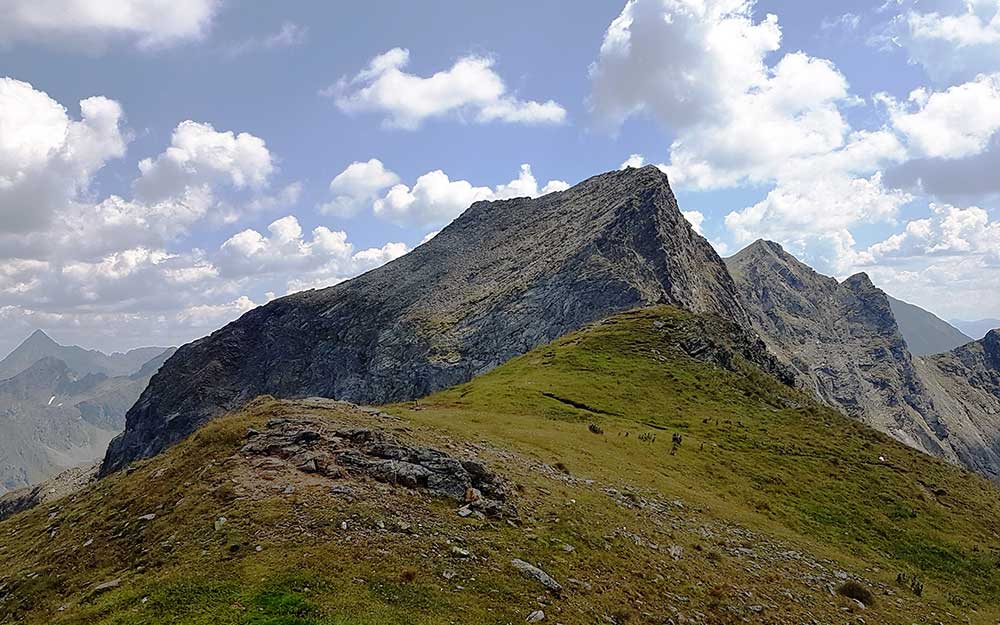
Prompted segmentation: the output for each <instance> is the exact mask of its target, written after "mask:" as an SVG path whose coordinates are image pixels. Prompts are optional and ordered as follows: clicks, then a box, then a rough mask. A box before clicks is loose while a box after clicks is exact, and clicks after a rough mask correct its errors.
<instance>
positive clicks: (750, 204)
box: [0, 0, 1000, 352]
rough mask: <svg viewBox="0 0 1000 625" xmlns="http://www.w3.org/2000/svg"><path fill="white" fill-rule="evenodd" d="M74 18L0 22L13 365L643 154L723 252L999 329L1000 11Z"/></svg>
mask: <svg viewBox="0 0 1000 625" xmlns="http://www.w3.org/2000/svg"><path fill="white" fill-rule="evenodd" d="M53 3H54V4H55V5H61V6H62V5H65V6H62V10H59V11H55V10H53V11H39V10H38V9H37V5H35V4H34V3H32V2H30V0H23V1H22V0H15V1H14V2H12V10H11V11H10V12H9V15H8V16H5V17H4V18H3V21H2V22H0V77H6V78H0V80H2V81H3V82H2V83H0V223H3V224H4V226H5V227H4V232H0V322H2V323H0V328H2V329H0V352H3V351H6V350H7V349H10V348H11V347H13V345H14V344H16V342H17V341H18V340H20V339H22V338H23V337H24V336H26V335H27V333H29V332H30V330H31V329H33V328H35V327H42V328H44V329H46V330H48V331H50V333H52V335H53V336H54V337H55V338H57V339H60V340H63V341H65V342H75V343H79V344H82V345H85V346H88V347H97V348H101V349H105V350H111V349H126V348H130V347H135V346H138V345H142V344H148V343H161V344H166V343H180V342H185V341H188V340H191V339H193V338H196V337H198V336H200V335H203V334H205V333H207V332H209V331H211V330H212V329H214V328H216V327H218V326H220V325H222V324H224V323H225V322H227V321H229V320H231V319H233V318H235V317H236V316H238V315H239V314H240V313H241V312H243V311H245V310H246V309H248V308H249V307H251V306H253V305H259V304H261V303H264V302H266V301H267V300H268V299H269V298H271V297H275V296H281V295H284V294H286V293H288V292H291V291H294V290H296V289H300V288H307V287H311V286H321V285H325V284H332V283H335V282H337V281H339V280H343V279H347V278H349V277H351V276H352V275H355V274H356V273H358V272H360V271H364V270H366V269H369V268H371V267H373V266H377V265H378V264H380V263H382V262H385V261H386V260H389V259H391V258H392V257H394V256H396V255H398V254H400V253H403V252H405V251H406V250H407V249H411V248H412V247H414V246H415V245H418V244H419V243H420V242H421V240H423V239H424V238H425V237H426V236H428V235H429V234H433V232H434V231H436V230H438V229H440V228H441V227H442V226H443V225H445V224H446V223H447V222H448V221H449V220H450V219H452V218H454V216H456V215H457V214H458V213H459V212H460V211H461V208H464V206H466V205H467V203H468V202H469V201H472V200H474V199H492V198H496V197H508V196H512V195H524V194H531V195H536V194H539V193H543V192H546V191H550V190H558V189H560V188H563V187H564V185H565V184H567V183H568V184H573V183H575V182H578V181H580V180H582V179H584V178H586V177H588V176H591V175H593V174H596V173H599V172H602V171H607V170H610V169H615V168H618V167H619V166H622V164H623V163H625V162H626V161H627V160H628V159H629V158H630V157H632V156H633V155H636V156H635V157H634V158H633V160H632V162H633V163H639V162H642V163H653V164H657V165H660V166H661V168H663V169H664V170H665V171H667V173H668V174H669V175H670V177H671V181H672V184H673V186H674V188H675V191H677V194H678V198H679V200H680V202H681V207H682V209H683V210H684V211H686V213H687V214H688V217H689V219H690V220H691V221H692V222H693V223H695V225H696V226H697V227H699V228H700V229H701V230H702V232H703V233H704V234H705V236H706V237H707V238H709V240H710V241H712V243H713V244H714V245H716V247H717V249H719V251H720V253H722V254H723V255H726V254H730V253H733V252H735V251H737V250H738V249H740V248H741V247H742V246H743V245H745V244H747V243H749V242H750V241H752V240H753V239H755V238H757V237H765V238H772V239H775V240H778V241H780V242H782V243H783V244H784V245H785V246H786V247H788V248H789V249H790V250H791V251H793V252H794V253H796V254H797V255H798V256H799V257H800V258H802V259H803V260H805V261H807V262H809V263H810V264H812V265H813V266H815V267H816V268H817V269H819V270H821V271H823V272H825V273H828V274H830V275H835V276H838V277H845V276H847V275H849V274H851V273H854V272H856V271H867V272H868V273H869V274H870V275H871V276H872V278H873V280H874V281H875V282H876V284H878V285H880V286H882V287H883V288H884V289H885V290H887V291H888V292H890V293H891V294H894V295H897V296H899V297H901V298H903V299H907V300H909V301H913V302H915V303H917V304H919V305H922V306H925V307H927V308H929V309H930V310H932V311H934V312H936V313H938V314H940V315H941V316H943V317H946V318H979V317H987V316H1000V295H998V293H1000V225H998V222H997V219H998V212H1000V211H998V202H997V196H998V193H1000V187H998V183H997V182H996V181H995V180H994V178H995V177H996V176H995V175H994V174H993V172H995V171H996V170H997V168H996V166H1000V138H997V133H998V131H1000V17H998V12H1000V2H998V1H997V0H968V1H966V0H937V1H935V0H931V1H927V0H924V1H922V2H916V1H910V0H890V1H888V2H885V3H884V4H883V3H882V2H872V1H868V2H861V1H850V2H843V1H840V2H799V1H790V0H760V1H759V2H756V3H753V2H750V1H748V0H638V1H637V2H635V3H629V4H627V5H626V4H625V3H623V2H584V3H581V2H567V1H562V2H556V1H541V2H530V3H518V2H506V3H469V2H443V1H441V2H431V3H412V2H389V1H374V2H367V3H363V4H360V5H358V4H356V3H355V4H350V3H329V2H306V1H301V2H288V3H257V2H246V1H243V2H240V1H236V0H228V1H219V0H183V1H179V2H176V3H160V2H152V1H151V0H122V1H121V2H114V3H112V2H108V3H79V2H74V1H72V0H53ZM771 16H773V17H771ZM668 18H669V19H668ZM373 63H374V64H373ZM435 74H438V76H437V77H436V78H431V77H432V76H434V75H435ZM915 90H922V91H919V92H915ZM911 94H912V95H911ZM88 99H89V100H88ZM81 101H86V102H88V103H89V104H88V106H87V107H85V110H81V104H80V103H81ZM27 120H31V123H30V124H29V123H28V121H27ZM227 133H231V134H227ZM4 134H6V135H7V136H6V138H5V137H4ZM33 146H34V147H33ZM38 146H42V147H41V148H39V149H35V148H38ZM640 157H641V158H640ZM144 159H148V160H146V161H145V165H143V166H141V167H140V163H141V162H143V161H144ZM372 159H375V160H372ZM352 163H357V164H358V165H357V166H355V167H354V168H353V169H349V167H351V165H352ZM522 164H527V165H529V166H530V171H531V174H533V177H534V180H532V179H529V178H527V177H526V176H525V175H524V172H522V170H521V166H522ZM345 170H349V173H348V174H346V175H344V176H342V177H341V178H339V179H338V175H340V174H341V173H342V172H345ZM438 171H440V172H442V173H440V174H434V173H433V172H438ZM952 172H954V173H952ZM429 174H430V175H429ZM519 176H520V179H519ZM422 177H423V178H422ZM966 178H967V179H966ZM335 180H339V182H338V183H335V184H334V185H333V188H331V182H332V181H335ZM464 181H467V182H464ZM396 185H404V186H403V187H402V188H398V187H397V188H394V187H396ZM955 187H958V189H959V192H956V189H955ZM967 189H974V191H973V192H966V190H967Z"/></svg>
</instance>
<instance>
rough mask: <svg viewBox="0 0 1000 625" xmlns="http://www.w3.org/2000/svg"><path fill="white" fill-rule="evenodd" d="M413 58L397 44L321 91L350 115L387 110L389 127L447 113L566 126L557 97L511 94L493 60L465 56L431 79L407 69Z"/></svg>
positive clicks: (412, 126)
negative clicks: (529, 97) (525, 97)
mask: <svg viewBox="0 0 1000 625" xmlns="http://www.w3.org/2000/svg"><path fill="white" fill-rule="evenodd" d="M409 60H410V52H409V50H406V49H403V48H393V49H392V50H389V51H388V52H385V53H383V54H380V55H379V56H376V57H375V58H374V59H372V60H371V62H370V63H369V64H368V67H367V68H365V69H363V70H362V71H360V72H359V73H358V74H357V75H356V76H354V78H353V79H350V80H348V79H347V78H343V79H341V80H340V81H339V82H338V83H336V84H335V85H333V86H331V87H329V88H327V89H324V90H323V91H322V92H321V94H323V95H327V96H332V97H334V99H335V102H336V104H337V107H338V108H340V109H341V110H342V111H344V112H346V113H359V112H374V113H382V114H384V115H386V118H385V121H384V124H385V125H386V126H388V127H393V128H403V129H408V130H413V129H416V128H419V127H420V126H421V125H422V124H423V122H424V121H425V120H427V119H432V118H440V117H444V116H447V115H456V116H459V117H460V118H462V119H467V118H468V119H472V120H474V121H476V122H480V123H486V122H492V121H502V122H508V123H518V124H560V123H562V122H564V121H565V119H566V110H565V109H564V108H563V107H562V106H560V105H559V104H557V103H556V102H554V101H552V100H548V101H546V102H536V101H525V100H520V99H518V98H517V97H516V96H513V95H511V94H509V93H508V91H507V87H506V85H505V84H504V81H503V79H502V78H501V77H500V75H499V74H497V73H496V72H495V71H494V70H493V65H494V61H493V59H491V58H488V57H481V56H467V57H462V58H460V59H459V60H457V61H456V62H455V64H454V65H452V66H451V67H450V68H449V69H446V70H442V71H439V72H437V73H435V74H433V75H432V76H429V77H426V78H425V77H421V76H417V75H415V74H410V73H407V72H405V71H403V70H404V68H405V67H406V65H407V64H408V63H409Z"/></svg>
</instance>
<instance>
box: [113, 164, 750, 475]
mask: <svg viewBox="0 0 1000 625" xmlns="http://www.w3.org/2000/svg"><path fill="white" fill-rule="evenodd" d="M657 304H670V305H673V306H677V307H679V308H684V309H687V310H690V311H692V312H697V313H707V314H714V315H717V316H719V317H722V318H724V319H728V320H731V321H734V322H736V323H738V324H743V325H745V326H749V319H748V317H747V315H746V312H745V311H744V310H743V307H742V306H741V305H740V303H739V301H738V300H737V295H736V285H735V283H734V282H733V280H732V278H731V277H730V275H729V272H728V271H727V270H726V267H725V265H724V264H723V263H722V260H721V259H720V258H719V256H718V254H716V253H715V250H714V249H713V248H712V247H711V245H709V243H708V242H707V241H706V240H705V239H704V238H702V237H701V236H699V235H698V234H697V233H695V232H694V230H693V229H692V228H691V225H690V224H689V223H688V222H687V220H686V219H684V216H683V215H682V214H681V211H680V209H679V207H678V206H677V201H676V198H675V197H674V194H673V192H672V191H671V189H670V184H669V181H668V180H667V176H666V174H664V173H663V172H662V171H660V170H659V169H658V168H656V167H654V166H650V167H642V168H638V169H626V170H616V171H612V172H607V173H603V174H599V175H597V176H593V177H591V178H589V179H587V180H585V181H583V182H581V183H579V184H577V185H574V186H573V187H570V188H569V189H566V190H565V191H562V192H561V193H551V194H548V195H544V196H542V197H539V198H534V199H532V198H516V199H512V200H506V201H502V202H499V203H497V202H491V203H487V202H479V203H476V204H474V205H472V206H471V207H470V208H469V209H468V210H467V211H465V213H463V214H462V215H461V216H460V217H459V218H458V219H456V220H455V221H453V222H452V223H451V224H449V225H448V226H447V227H446V228H444V229H443V230H442V231H441V233H440V234H438V235H437V236H436V237H434V238H433V239H431V240H430V241H429V242H427V243H425V244H424V245H421V246H420V247H418V248H416V249H415V250H413V251H412V252H410V253H409V254H406V255H404V256H402V257H400V258H398V259H396V260H394V261H393V262H391V263H388V264H386V265H383V266H382V267H380V268H378V269H375V270H373V271H370V272H368V273H366V274H364V275H361V276H359V277H357V278H354V279H353V280H349V281H347V282H343V283H340V284H338V285H336V286H333V287H329V288H326V289H320V290H316V291H309V292H304V293H298V294H295V295H291V296H288V297H284V298H280V299H277V300H274V301H272V302H270V303H268V304H266V305H264V306H262V307H260V308H257V309H255V310H252V311H250V312H249V313H247V314H246V315H244V316H243V317H242V318H240V319H239V320H237V321H236V322H234V323H232V324H230V325H228V326H226V327H225V328H222V329H221V330H219V331H217V332H215V333H214V334H212V335H211V336H209V337H206V338H204V339H201V340H199V341H196V342H194V343H191V344H189V345H186V346H184V347H182V348H180V349H179V350H178V351H177V353H176V354H175V355H174V356H173V357H171V358H170V360H169V361H168V362H167V363H166V364H165V365H164V366H163V368H162V369H161V370H160V373H159V374H158V375H157V376H155V377H154V378H153V381H152V383H151V384H150V386H149V387H148V388H147V390H146V391H145V392H144V393H143V395H142V397H141V398H140V399H139V401H138V402H137V403H136V405H135V406H134V407H133V408H132V410H130V411H129V414H128V417H127V424H126V430H125V433H124V434H123V435H122V436H121V437H119V438H117V439H115V441H114V442H113V443H112V445H111V447H110V449H109V451H108V457H107V459H106V460H105V464H104V468H103V471H104V472H108V471H111V470H114V469H117V468H120V467H122V466H124V465H125V464H127V463H128V462H131V461H132V460H135V459H137V458H141V457H145V456H150V455H153V454H156V453H158V452H160V451H161V450H163V449H164V448H165V447H167V446H168V445H171V444H173V443H175V442H177V441H179V440H180V439H182V438H184V437H185V436H187V435H188V434H189V433H190V432H192V431H193V430H194V429H195V428H197V427H198V426H200V425H201V424H203V423H205V422H206V421H208V420H209V419H212V418H214V417H215V416H218V415H219V414H221V413H223V412H226V411H227V410H231V409H233V408H235V407H237V406H239V405H242V404H243V403H245V402H246V401H247V400H249V399H252V398H253V397H255V396H257V395H261V394H270V395H274V396H276V397H295V396H297V397H302V396H310V395H312V396H322V397H335V398H337V399H343V400H347V401H354V402H357V403H389V402H393V401H402V400H407V399H413V398H416V397H421V396H424V395H427V394H429V393H431V392H433V391H436V390H439V389H442V388H445V387H448V386H451V385H454V384H457V383H461V382H465V381H468V380H469V379H471V378H472V377H474V376H475V375H478V374H479V373H482V372H484V371H487V370H489V369H492V368H493V367H495V366H497V365H499V364H501V363H503V362H506V361H507V360H510V359H511V358H514V357H516V356H519V355H521V354H523V353H525V352H527V351H529V350H531V349H533V348H535V347H537V346H538V345H540V344H543V343H547V342H549V341H551V340H554V339H556V338H558V337H560V336H563V335H564V334H566V333H567V332H570V331H573V330H576V329H578V328H580V327H582V326H584V325H586V324H589V323H592V322H594V321H597V320H599V319H602V318H605V317H607V316H609V315H611V314H614V313H617V312H621V311H624V310H628V309H632V308H639V307H645V306H650V305H657ZM344 337H350V340H344ZM275 362H281V363H282V366H281V367H275V366H274V363H275ZM206 376H207V377H208V379H206ZM200 389H209V391H208V392H202V390H200ZM167 415H170V416H169V418H168V417H167Z"/></svg>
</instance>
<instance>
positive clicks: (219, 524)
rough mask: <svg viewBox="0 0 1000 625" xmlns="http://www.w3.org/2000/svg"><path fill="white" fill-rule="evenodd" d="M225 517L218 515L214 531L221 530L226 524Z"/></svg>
mask: <svg viewBox="0 0 1000 625" xmlns="http://www.w3.org/2000/svg"><path fill="white" fill-rule="evenodd" d="M226 523H227V521H226V517H224V516H220V517H219V518H217V519H216V520H215V531H217V532H221V531H222V528H223V527H225V526H226Z"/></svg>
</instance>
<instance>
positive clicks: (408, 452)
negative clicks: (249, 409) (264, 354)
mask: <svg viewBox="0 0 1000 625" xmlns="http://www.w3.org/2000/svg"><path fill="white" fill-rule="evenodd" d="M350 408H351V409H353V410H360V409H359V408H358V407H357V406H350ZM376 414H377V413H376ZM383 418H389V417H388V415H383ZM246 439H247V442H246V444H245V445H243V447H242V448H241V449H240V453H242V454H244V455H246V456H258V457H261V456H262V457H270V458H276V459H282V460H284V461H286V462H287V463H288V464H289V465H291V466H294V467H296V468H297V469H298V470H299V471H302V472H304V473H312V474H317V475H322V476H325V477H327V478H330V479H333V480H338V479H345V478H348V477H353V478H361V477H368V478H371V479H373V480H375V481H377V482H383V483H386V484H392V485H399V486H403V487H406V488H410V489H417V490H421V491H425V492H427V493H429V494H431V495H434V496H436V497H442V498H447V499H451V500H453V501H456V502H460V503H462V504H465V505H466V508H467V509H468V511H469V512H470V513H474V512H479V513H480V514H482V515H483V516H497V517H499V516H503V515H507V516H516V515H517V512H516V510H515V509H514V507H513V505H512V504H510V503H509V502H508V500H509V499H510V496H511V493H512V492H513V487H512V486H510V485H508V484H507V483H506V482H505V481H504V480H503V479H502V478H500V477H499V476H498V475H496V474H494V473H493V472H491V471H489V470H488V469H487V468H486V466H485V465H484V464H483V463H481V462H479V461H477V460H461V459H458V458H455V457H453V456H451V455H450V454H448V453H446V452H444V451H441V450H439V449H434V448H431V447H421V446H413V445H407V444H405V443H403V442H400V441H398V440H396V439H395V438H394V437H393V436H392V434H391V433H389V432H386V431H385V430H382V429H378V428H348V429H330V428H328V427H326V426H325V424H324V423H323V422H322V421H320V420H317V419H311V418H309V417H305V416H303V417H292V418H282V419H272V420H270V421H268V423H267V427H266V429H265V430H264V431H262V432H258V431H256V430H251V431H249V432H247V437H246Z"/></svg>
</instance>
